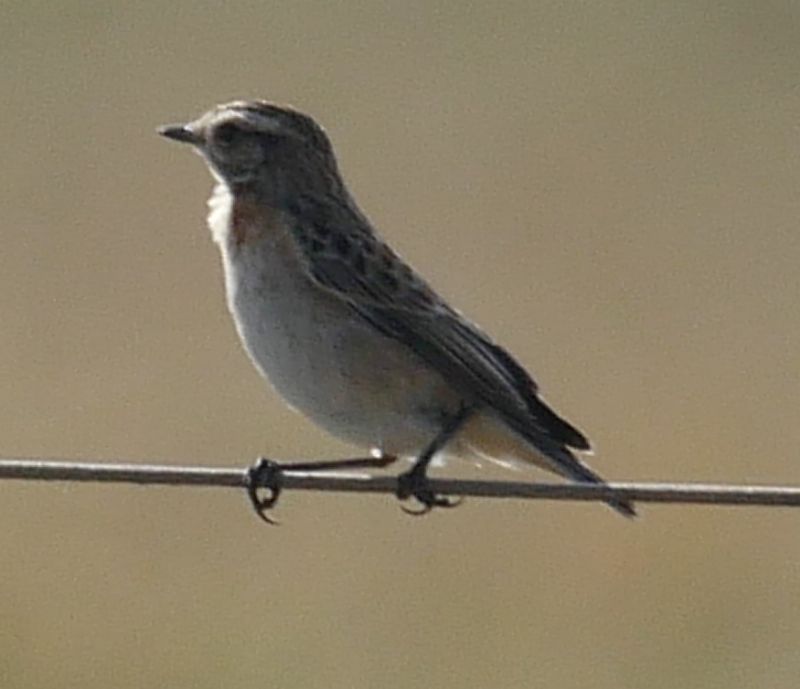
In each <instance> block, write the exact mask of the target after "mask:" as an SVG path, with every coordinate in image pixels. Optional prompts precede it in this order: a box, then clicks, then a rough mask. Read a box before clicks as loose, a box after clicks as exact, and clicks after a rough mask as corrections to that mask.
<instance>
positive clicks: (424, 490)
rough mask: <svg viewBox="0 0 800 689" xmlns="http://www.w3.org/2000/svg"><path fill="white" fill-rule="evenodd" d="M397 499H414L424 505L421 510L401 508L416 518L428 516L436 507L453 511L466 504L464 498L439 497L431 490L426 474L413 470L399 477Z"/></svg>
mask: <svg viewBox="0 0 800 689" xmlns="http://www.w3.org/2000/svg"><path fill="white" fill-rule="evenodd" d="M397 497H398V498H400V499H401V500H406V499H408V498H410V497H413V498H415V499H416V500H418V501H419V502H420V503H421V504H422V507H420V508H419V509H411V508H409V507H404V506H402V505H401V506H400V508H401V509H402V510H403V512H405V513H406V514H410V515H412V516H414V517H421V516H422V515H424V514H428V512H430V511H431V510H432V509H433V508H434V507H444V508H446V509H451V508H453V507H458V506H459V505H460V504H461V503H462V502H464V499H463V498H455V499H454V498H448V497H447V496H445V495H437V494H436V493H434V492H433V491H432V490H431V489H430V486H429V484H428V477H427V476H426V475H425V474H424V473H421V472H419V471H414V470H413V469H412V470H411V471H409V472H406V473H405V474H401V475H400V476H398V477H397Z"/></svg>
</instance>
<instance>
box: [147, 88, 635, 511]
mask: <svg viewBox="0 0 800 689" xmlns="http://www.w3.org/2000/svg"><path fill="white" fill-rule="evenodd" d="M159 133H160V134H162V135H163V136H165V137H168V138H170V139H174V140H176V141H181V142H185V143H188V144H191V145H192V146H193V147H194V148H195V150H196V151H197V152H199V153H200V154H201V155H202V157H203V158H204V159H205V161H206V163H207V164H208V166H209V168H210V170H211V174H212V175H213V177H214V178H215V179H216V182H217V184H216V186H215V187H214V190H213V193H212V195H211V198H210V200H209V202H208V204H209V208H210V213H209V216H208V224H209V227H210V229H211V233H212V236H213V238H214V241H215V242H216V243H217V245H218V246H219V249H220V252H221V254H222V263H223V266H224V272H225V287H226V293H227V302H228V308H229V309H230V312H231V314H232V316H233V320H234V323H235V324H236V330H237V332H238V334H239V337H240V338H241V341H242V343H243V344H244V347H245V349H246V350H247V353H248V354H249V356H250V358H251V360H252V362H253V364H255V366H256V368H257V369H258V370H259V372H260V373H261V374H262V375H263V376H264V377H265V378H266V379H268V380H269V381H270V382H271V384H272V385H273V386H274V388H275V389H276V390H277V391H278V392H279V393H280V395H282V397H283V398H284V399H285V401H286V402H287V403H288V404H289V405H290V406H292V407H293V408H295V409H297V410H299V411H300V412H302V413H303V414H305V415H306V416H307V417H309V418H310V419H311V420H312V421H314V422H315V423H317V424H318V425H319V426H321V427H322V428H324V429H325V430H327V431H328V432H330V433H331V434H333V435H335V436H338V437H339V438H341V439H343V440H345V441H347V442H350V443H352V444H354V445H359V446H362V447H365V448H371V449H372V450H373V452H374V453H375V457H376V458H378V457H380V458H381V459H379V460H378V461H386V462H387V463H388V461H391V460H393V459H394V458H396V457H403V458H409V459H412V460H414V464H413V466H412V468H411V469H410V470H408V471H406V472H405V473H403V474H401V475H400V476H399V477H398V496H399V497H400V498H401V499H405V498H409V497H414V498H416V499H417V500H418V501H419V502H420V503H421V505H422V510H421V511H422V512H425V511H428V510H430V509H431V508H432V507H449V506H452V505H453V504H454V503H453V502H451V501H450V499H448V498H447V497H445V496H441V495H437V494H435V493H434V491H433V490H432V489H431V488H430V484H429V482H428V480H427V469H428V466H429V464H430V463H431V460H432V459H434V457H436V456H449V455H457V456H462V457H467V458H473V459H476V460H480V459H489V460H494V461H497V462H499V463H501V464H512V465H514V464H520V463H526V462H527V463H533V464H535V465H538V466H539V467H543V468H545V469H548V470H550V471H552V472H555V473H556V474H559V475H561V476H563V477H566V478H568V479H572V480H575V481H580V482H585V483H594V484H598V483H603V480H602V479H601V478H600V477H599V476H598V475H597V474H595V473H594V472H593V471H592V470H591V469H590V468H589V467H588V466H587V465H586V464H585V463H584V462H583V461H581V459H579V457H578V456H577V454H576V453H577V452H584V451H588V450H590V445H589V441H588V439H587V438H586V436H585V435H584V434H583V433H581V431H579V430H578V429H577V428H576V427H575V426H573V425H571V424H570V423H569V422H567V421H565V420H564V419H562V418H561V417H560V416H559V415H558V414H556V413H555V412H554V411H553V410H552V409H551V408H550V407H549V406H547V404H545V402H544V401H543V400H542V398H541V397H540V396H539V388H538V386H537V384H536V383H535V382H534V380H533V379H532V378H531V376H530V375H529V374H528V373H527V372H526V371H525V369H524V368H523V367H522V366H521V365H520V364H519V363H517V361H516V360H515V359H514V358H513V357H512V356H511V355H510V354H509V353H508V352H507V351H506V350H505V349H503V348H502V347H501V346H499V345H498V344H496V343H495V342H494V341H493V340H492V339H490V338H489V336H488V335H486V333H484V332H483V331H482V330H481V329H479V328H478V327H477V326H476V325H475V324H474V323H472V322H471V321H469V320H468V319H467V318H465V317H464V316H463V315H462V314H461V313H459V312H458V311H457V310H456V309H454V308H452V307H451V306H449V305H448V304H447V302H445V300H444V299H442V298H441V297H440V296H439V295H438V294H437V293H436V292H435V291H434V290H433V289H432V288H431V287H430V286H429V285H428V284H427V282H425V281H424V280H423V279H422V278H421V277H420V276H419V275H418V274H417V273H416V272H415V271H414V270H413V269H412V268H411V267H409V265H408V264H407V263H406V262H405V261H403V259H401V258H400V257H399V256H398V255H397V254H396V253H395V252H394V251H393V250H392V249H391V248H390V247H389V246H388V245H387V244H386V243H385V242H384V241H383V240H382V239H381V238H380V237H379V236H378V234H377V233H376V231H375V229H374V228H373V226H372V224H371V223H370V221H369V220H368V219H367V217H366V215H365V214H364V213H363V212H362V211H361V209H360V208H359V207H358V205H357V204H356V202H355V200H354V199H353V197H352V196H351V194H350V192H349V191H348V189H347V187H346V186H345V183H344V180H343V178H342V175H341V174H340V172H339V167H338V164H337V161H336V157H335V155H334V151H333V147H332V145H331V143H330V140H329V139H328V136H327V135H326V134H325V131H324V130H323V129H322V127H321V126H319V125H318V124H317V123H316V122H315V121H314V120H313V119H312V118H311V117H309V116H308V115H305V114H303V113H301V112H298V111H297V110H295V109H293V108H290V107H285V106H281V105H276V104H273V103H269V102H265V101H260V100H257V101H235V102H232V103H227V104H224V105H219V106H217V107H215V108H213V109H211V110H209V111H208V112H206V113H205V114H203V115H202V116H200V117H199V118H198V119H196V120H194V121H192V122H189V123H187V124H181V125H168V126H165V127H162V128H161V129H160V130H159ZM306 466H307V465H306ZM330 466H331V463H324V467H325V468H328V467H330ZM609 504H610V505H611V506H612V507H613V508H614V509H615V510H617V511H618V512H620V513H622V514H623V515H626V516H634V515H635V512H634V508H633V505H632V504H631V503H630V502H627V501H622V500H612V501H610V502H609Z"/></svg>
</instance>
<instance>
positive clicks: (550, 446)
mask: <svg viewBox="0 0 800 689" xmlns="http://www.w3.org/2000/svg"><path fill="white" fill-rule="evenodd" d="M530 440H531V442H533V444H534V445H536V447H537V448H538V449H539V451H540V452H542V453H543V454H545V455H546V456H547V457H549V458H550V459H552V460H553V468H554V469H556V470H557V471H558V473H560V474H561V475H562V476H564V477H565V478H569V479H572V480H573V481H577V482H579V483H594V484H605V481H604V480H603V479H602V478H601V477H600V476H599V475H598V474H596V473H594V471H592V470H591V469H590V468H589V467H588V466H586V464H584V463H583V462H582V461H581V460H580V459H578V458H577V457H576V456H575V455H574V454H573V453H572V452H570V450H569V448H567V447H564V446H563V445H556V444H555V443H553V442H552V441H550V440H549V439H548V440H546V441H545V442H542V439H541V438H538V439H535V438H530ZM537 441H538V442H537ZM606 504H608V506H609V507H611V508H612V509H613V510H615V511H617V512H619V513H620V514H621V515H622V516H623V517H628V518H629V519H630V518H633V517H635V516H636V509H635V508H634V506H633V503H632V502H631V501H630V500H609V501H608V502H607V503H606Z"/></svg>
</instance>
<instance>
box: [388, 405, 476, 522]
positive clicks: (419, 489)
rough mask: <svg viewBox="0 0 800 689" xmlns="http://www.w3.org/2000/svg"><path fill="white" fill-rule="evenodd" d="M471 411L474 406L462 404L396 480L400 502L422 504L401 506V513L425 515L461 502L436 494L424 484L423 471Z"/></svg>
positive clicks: (426, 478) (425, 470)
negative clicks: (411, 506) (415, 506)
mask: <svg viewBox="0 0 800 689" xmlns="http://www.w3.org/2000/svg"><path fill="white" fill-rule="evenodd" d="M474 411H475V409H474V407H470V406H468V405H466V404H463V403H462V405H461V407H460V408H459V410H458V412H457V413H456V414H455V416H452V417H450V419H448V420H447V422H446V423H445V425H444V426H443V427H442V429H441V430H440V431H439V433H438V434H437V435H436V437H435V438H434V439H433V440H432V441H431V443H430V444H429V445H428V446H427V447H426V448H425V449H424V450H423V451H422V454H420V456H419V457H418V458H417V461H416V462H414V466H413V467H411V469H410V470H409V471H407V472H405V473H403V474H400V476H398V477H397V497H398V498H400V499H401V500H406V499H408V498H410V497H412V496H413V497H415V498H416V499H417V500H419V502H421V503H422V508H421V509H419V510H410V509H408V508H406V507H404V508H403V511H404V512H407V513H408V514H413V515H422V514H427V513H428V512H430V511H431V510H432V509H433V508H434V507H456V506H458V505H460V504H461V500H456V501H454V500H451V499H450V498H448V497H445V496H444V495H436V493H434V492H433V491H432V490H431V488H430V485H429V484H428V473H427V472H428V466H429V465H430V463H431V460H432V459H433V458H434V457H435V456H436V453H437V452H439V450H441V449H442V448H443V447H444V446H445V445H447V443H448V442H449V441H450V440H451V439H452V438H453V436H454V435H455V434H456V433H458V431H459V430H460V429H461V427H462V426H463V425H464V423H465V422H466V421H467V419H469V417H470V416H472V414H473V412H474Z"/></svg>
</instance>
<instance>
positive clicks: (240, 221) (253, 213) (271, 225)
mask: <svg viewBox="0 0 800 689" xmlns="http://www.w3.org/2000/svg"><path fill="white" fill-rule="evenodd" d="M277 220H278V212H277V211H276V210H275V209H274V208H273V207H272V206H269V205H267V204H264V203H257V202H256V201H255V200H254V199H252V198H250V197H246V196H245V197H241V196H238V197H236V198H235V199H234V202H233V209H232V213H231V220H230V223H231V227H230V230H231V241H232V243H233V245H234V246H236V247H242V246H244V245H245V244H250V243H252V242H257V241H259V240H262V239H264V238H265V237H266V236H267V235H270V234H272V233H273V232H275V231H277Z"/></svg>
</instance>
